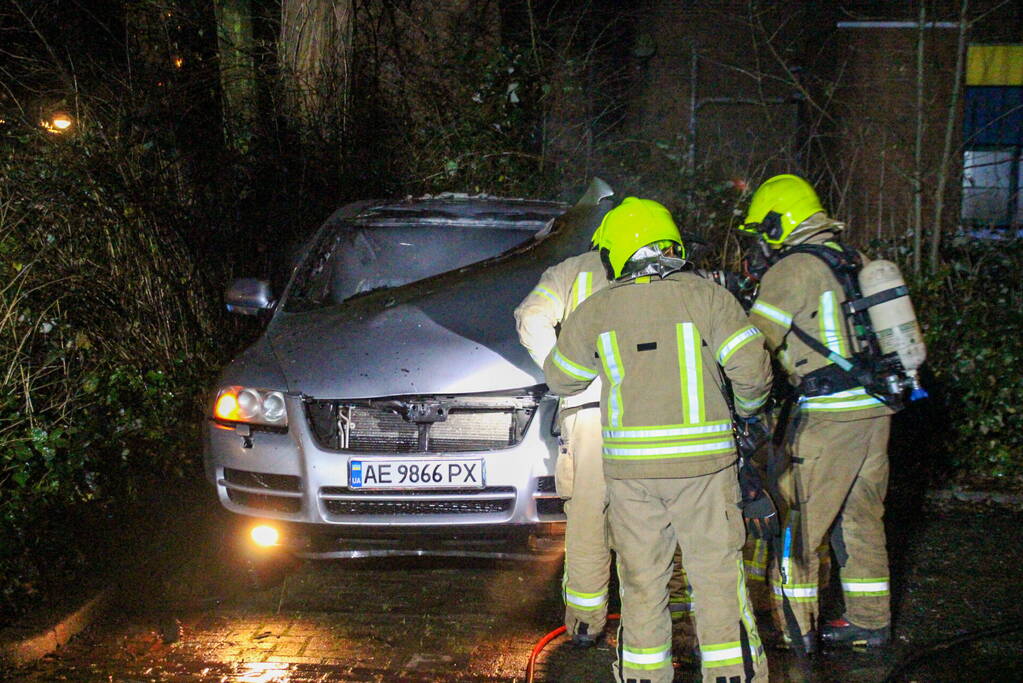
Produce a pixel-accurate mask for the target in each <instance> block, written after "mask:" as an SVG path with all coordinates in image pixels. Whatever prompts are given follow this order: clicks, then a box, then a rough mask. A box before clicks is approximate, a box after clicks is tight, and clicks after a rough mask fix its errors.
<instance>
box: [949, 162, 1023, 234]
mask: <svg viewBox="0 0 1023 683" xmlns="http://www.w3.org/2000/svg"><path fill="white" fill-rule="evenodd" d="M1020 150H1021V147H1020V146H1019V145H1016V146H1013V147H1008V146H1006V147H996V148H990V149H968V150H966V151H965V152H964V154H963V213H962V218H963V223H964V224H965V225H969V226H972V227H1009V226H1014V225H1015V226H1018V225H1020V223H1021V222H1023V197H1021V195H1020V184H1021V180H1023V177H1021V176H1023V167H1021V165H1020Z"/></svg>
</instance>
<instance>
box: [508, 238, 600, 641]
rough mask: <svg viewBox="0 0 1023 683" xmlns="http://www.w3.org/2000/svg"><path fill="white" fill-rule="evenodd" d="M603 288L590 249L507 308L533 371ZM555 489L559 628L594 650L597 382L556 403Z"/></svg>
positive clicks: (596, 630)
mask: <svg viewBox="0 0 1023 683" xmlns="http://www.w3.org/2000/svg"><path fill="white" fill-rule="evenodd" d="M606 286H607V278H606V277H605V275H604V267H603V266H602V265H601V263H600V256H599V255H598V254H597V252H596V251H588V252H586V253H584V254H580V255H579V256H573V257H571V258H568V259H566V260H564V261H562V262H561V263H559V264H557V265H555V266H552V267H551V268H548V269H547V270H546V271H544V273H543V275H542V276H541V277H540V281H539V282H538V283H537V285H536V287H534V288H533V291H531V292H530V293H529V294H528V295H527V296H526V298H525V299H523V301H522V303H521V304H519V306H518V307H517V308H516V309H515V323H516V328H517V330H518V334H519V341H520V342H521V343H522V345H523V346H524V347H525V348H526V350H527V351H529V354H530V356H531V357H532V358H533V360H534V361H535V362H536V364H537V365H538V366H539V367H541V368H542V367H543V362H544V359H546V358H547V354H548V353H550V351H551V349H553V348H554V344H555V342H556V340H557V333H556V329H557V327H558V325H561V324H562V323H563V322H564V320H565V319H566V318H567V317H568V315H569V314H570V313H571V312H572V311H574V310H575V309H576V307H578V306H579V304H581V303H582V302H583V301H585V300H586V299H587V298H588V297H589V296H590V295H591V294H593V293H594V292H596V291H599V290H601V289H603V288H604V287H606ZM558 419H559V422H560V425H561V437H560V440H559V441H560V443H559V452H558V459H557V462H556V464H555V468H556V469H555V479H554V481H555V486H556V488H557V491H558V495H559V496H561V497H562V498H564V499H565V517H566V520H567V522H566V525H565V571H564V574H563V575H562V581H561V589H562V598H563V600H564V602H565V630H566V632H567V633H569V634H571V636H572V642H573V644H575V645H576V646H577V647H590V646H592V645H595V644H596V642H597V640H598V639H599V638H600V636H601V634H602V633H603V631H604V624H605V622H606V620H607V604H608V592H607V590H608V580H609V576H610V568H611V550H610V545H609V542H608V534H607V515H606V510H605V506H606V502H605V499H606V497H607V496H606V492H605V487H604V472H603V466H602V464H601V461H600V383H599V382H594V383H593V385H591V386H590V387H589V388H588V389H587V390H586V391H584V392H582V393H580V394H578V395H576V396H572V397H566V398H564V399H562V401H561V403H560V405H559V414H558Z"/></svg>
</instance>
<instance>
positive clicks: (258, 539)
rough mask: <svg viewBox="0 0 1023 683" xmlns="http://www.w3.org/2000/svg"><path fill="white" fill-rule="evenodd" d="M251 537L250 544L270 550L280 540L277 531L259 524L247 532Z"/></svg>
mask: <svg viewBox="0 0 1023 683" xmlns="http://www.w3.org/2000/svg"><path fill="white" fill-rule="evenodd" d="M249 535H250V536H251V537H252V542H253V543H255V544H256V545H258V546H261V547H263V548H270V547H272V546H275V545H277V543H278V542H279V541H280V540H281V534H280V532H278V531H277V529H275V528H273V527H272V526H268V525H266V524H260V525H259V526H256V527H252V531H250V532H249Z"/></svg>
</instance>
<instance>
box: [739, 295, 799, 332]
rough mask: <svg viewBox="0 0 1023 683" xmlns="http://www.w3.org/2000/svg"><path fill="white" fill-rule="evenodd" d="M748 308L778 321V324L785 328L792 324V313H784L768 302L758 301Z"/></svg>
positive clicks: (752, 311)
mask: <svg viewBox="0 0 1023 683" xmlns="http://www.w3.org/2000/svg"><path fill="white" fill-rule="evenodd" d="M749 310H750V313H758V314H760V315H762V316H763V317H765V318H767V319H768V320H770V321H772V322H776V323H778V324H779V325H781V326H782V327H784V328H786V329H787V328H788V327H789V326H791V325H792V315H790V314H789V313H786V312H785V311H783V310H781V309H780V308H775V307H774V306H772V305H771V304H769V303H765V302H763V301H758V302H756V303H755V304H753V307H752V308H751V309H749Z"/></svg>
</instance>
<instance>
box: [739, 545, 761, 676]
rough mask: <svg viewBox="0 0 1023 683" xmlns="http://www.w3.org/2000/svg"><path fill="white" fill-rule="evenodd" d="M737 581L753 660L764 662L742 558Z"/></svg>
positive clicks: (741, 611) (740, 606)
mask: <svg viewBox="0 0 1023 683" xmlns="http://www.w3.org/2000/svg"><path fill="white" fill-rule="evenodd" d="M735 565H736V569H737V571H736V574H737V575H738V581H737V591H736V592H737V597H738V598H739V615H740V616H741V618H742V623H743V624H744V625H745V626H746V636H747V638H748V642H749V647H750V650H751V651H752V652H751V654H752V655H753V658H754V659H756V660H757V661H762V660H763V658H764V646H763V643H761V641H760V633H759V632H758V631H757V620H756V618H755V617H754V616H753V607H752V606H751V605H750V601H749V591H748V590H746V574H745V572H744V571H743V567H742V558H741V557H740V558H739V559H737V560H736V561H735Z"/></svg>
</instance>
